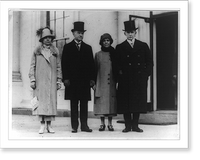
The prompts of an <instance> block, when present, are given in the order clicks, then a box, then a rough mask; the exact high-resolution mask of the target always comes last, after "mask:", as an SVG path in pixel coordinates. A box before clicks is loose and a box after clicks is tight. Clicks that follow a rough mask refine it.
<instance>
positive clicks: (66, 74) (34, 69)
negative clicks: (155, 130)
mask: <svg viewBox="0 0 200 160" xmlns="http://www.w3.org/2000/svg"><path fill="white" fill-rule="evenodd" d="M124 27H125V28H124V30H123V31H124V34H125V36H126V40H125V41H124V42H123V43H121V44H119V45H117V46H116V49H114V48H113V47H112V46H111V45H112V43H113V39H112V37H111V35H110V34H108V33H105V34H103V35H102V36H101V37H100V42H99V44H100V46H101V50H100V51H99V52H97V53H96V54H95V58H94V57H93V52H92V47H91V46H90V45H88V44H86V43H84V42H83V36H84V32H85V31H86V30H84V22H81V21H77V22H74V28H73V29H72V30H71V31H72V33H73V36H74V39H73V40H72V41H71V42H70V43H68V44H65V45H64V48H63V52H62V57H61V59H60V56H59V52H58V49H57V48H56V47H55V46H54V45H53V44H52V42H53V39H54V38H55V36H54V35H53V32H52V30H51V29H49V28H48V27H46V28H42V29H40V30H38V31H37V35H39V36H40V40H39V41H40V42H41V44H40V45H39V46H38V47H37V48H36V49H35V51H34V54H33V56H32V60H31V67H30V72H29V78H30V81H31V88H32V89H33V90H34V95H35V96H36V97H37V98H38V101H39V107H38V108H37V109H36V110H34V111H33V114H35V115H38V116H39V120H40V122H41V127H40V130H39V133H40V134H43V133H44V131H45V129H47V131H48V132H49V133H54V132H55V131H54V130H53V129H52V126H51V121H52V120H54V119H55V116H56V111H57V90H58V89H60V88H61V82H63V84H64V86H65V100H70V110H71V127H72V133H77V131H78V126H79V120H78V119H79V118H78V117H79V115H78V113H79V106H80V129H81V131H83V132H92V129H90V128H89V126H88V123H87V119H88V101H90V100H91V88H92V89H93V90H94V109H93V111H94V114H95V115H96V116H99V117H100V119H101V125H100V128H99V131H104V130H105V128H106V125H105V117H108V126H107V127H108V130H109V131H114V128H113V125H112V117H113V116H116V115H117V114H123V115H124V120H125V129H124V130H123V131H122V132H124V133H126V132H129V131H135V132H143V130H142V129H140V128H139V127H138V120H139V116H140V113H145V112H147V80H148V77H149V76H150V74H151V72H152V65H153V62H152V57H151V53H150V49H149V47H148V45H147V44H146V43H144V42H141V41H139V40H137V39H135V36H136V33H137V29H138V28H136V27H135V21H125V22H124ZM45 122H46V125H45Z"/></svg>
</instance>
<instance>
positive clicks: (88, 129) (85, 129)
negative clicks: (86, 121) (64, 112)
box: [81, 127, 92, 132]
mask: <svg viewBox="0 0 200 160" xmlns="http://www.w3.org/2000/svg"><path fill="white" fill-rule="evenodd" d="M81 131H82V132H92V129H90V128H89V127H88V128H82V129H81Z"/></svg>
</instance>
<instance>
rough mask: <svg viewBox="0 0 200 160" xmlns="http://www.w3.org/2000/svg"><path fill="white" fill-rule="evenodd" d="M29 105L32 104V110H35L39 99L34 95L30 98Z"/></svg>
mask: <svg viewBox="0 0 200 160" xmlns="http://www.w3.org/2000/svg"><path fill="white" fill-rule="evenodd" d="M31 106H32V111H35V110H36V109H37V108H38V106H39V101H38V99H37V97H36V96H35V97H34V98H33V99H32V100H31Z"/></svg>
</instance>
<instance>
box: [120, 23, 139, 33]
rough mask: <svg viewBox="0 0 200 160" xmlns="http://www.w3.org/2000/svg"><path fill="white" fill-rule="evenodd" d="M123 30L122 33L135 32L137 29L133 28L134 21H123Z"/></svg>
mask: <svg viewBox="0 0 200 160" xmlns="http://www.w3.org/2000/svg"><path fill="white" fill-rule="evenodd" d="M124 28H125V29H124V30H123V31H135V30H137V29H138V28H136V27H135V21H125V22H124Z"/></svg>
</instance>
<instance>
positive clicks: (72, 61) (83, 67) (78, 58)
mask: <svg viewBox="0 0 200 160" xmlns="http://www.w3.org/2000/svg"><path fill="white" fill-rule="evenodd" d="M71 31H72V33H73V36H74V39H73V40H72V41H71V42H70V43H68V44H66V45H65V46H64V49H63V53H62V62H61V64H62V72H63V82H64V85H65V99H66V100H70V107H71V126H72V133H76V132H77V130H78V126H79V121H78V104H79V102H80V122H81V131H84V132H92V129H90V128H89V127H88V124H87V118H88V101H89V100H91V87H94V85H95V64H94V58H93V52H92V47H91V46H90V45H88V44H86V43H84V42H83V36H84V32H85V31H86V30H84V22H80V21H78V22H74V29H72V30H71Z"/></svg>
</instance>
